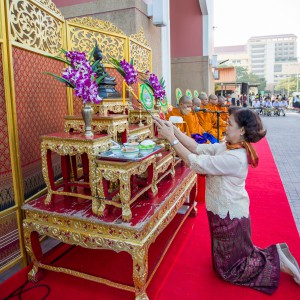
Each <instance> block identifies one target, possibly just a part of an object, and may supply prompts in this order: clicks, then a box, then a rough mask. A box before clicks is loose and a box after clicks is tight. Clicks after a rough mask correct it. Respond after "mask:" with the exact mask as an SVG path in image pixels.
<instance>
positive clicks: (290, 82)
mask: <svg viewBox="0 0 300 300" xmlns="http://www.w3.org/2000/svg"><path fill="white" fill-rule="evenodd" d="M275 90H276V91H280V92H282V91H283V94H285V93H286V94H288V93H289V94H291V93H292V92H296V91H297V80H296V78H295V77H293V78H285V79H282V80H280V81H279V82H278V83H277V84H276V86H275ZM298 90H300V80H299V79H298Z"/></svg>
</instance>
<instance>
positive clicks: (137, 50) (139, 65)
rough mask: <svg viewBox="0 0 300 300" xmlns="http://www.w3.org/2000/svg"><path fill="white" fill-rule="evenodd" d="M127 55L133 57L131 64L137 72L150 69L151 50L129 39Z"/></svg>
mask: <svg viewBox="0 0 300 300" xmlns="http://www.w3.org/2000/svg"><path fill="white" fill-rule="evenodd" d="M129 55H130V58H133V65H134V67H135V69H136V70H137V71H138V72H142V73H145V72H146V71H151V50H149V49H147V48H145V47H143V46H141V45H139V44H137V43H135V42H134V41H132V40H130V44H129Z"/></svg>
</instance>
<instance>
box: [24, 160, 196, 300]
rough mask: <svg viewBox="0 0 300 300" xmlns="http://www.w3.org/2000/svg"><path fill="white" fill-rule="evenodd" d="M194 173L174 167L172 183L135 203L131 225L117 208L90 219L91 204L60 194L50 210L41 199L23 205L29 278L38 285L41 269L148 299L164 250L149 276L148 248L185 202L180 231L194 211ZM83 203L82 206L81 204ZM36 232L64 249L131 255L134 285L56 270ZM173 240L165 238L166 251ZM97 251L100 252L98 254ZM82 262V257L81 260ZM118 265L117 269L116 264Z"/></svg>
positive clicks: (144, 299)
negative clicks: (44, 251) (31, 263)
mask: <svg viewBox="0 0 300 300" xmlns="http://www.w3.org/2000/svg"><path fill="white" fill-rule="evenodd" d="M195 193H196V174H195V173H194V172H193V171H191V170H190V169H188V168H186V167H180V166H177V169H176V174H175V177H174V178H173V179H166V178H164V179H163V180H161V181H160V183H159V185H158V195H157V196H155V197H154V198H153V199H150V198H147V197H146V196H143V197H141V198H140V199H139V200H137V202H135V205H134V207H133V208H132V209H133V210H134V213H133V218H132V221H131V223H128V222H122V221H120V216H121V214H122V212H121V210H120V209H118V210H113V211H112V212H111V214H110V215H109V216H108V217H99V216H93V215H92V207H91V203H90V201H88V200H86V199H83V200H82V199H81V200H80V202H79V200H78V199H77V198H74V199H73V200H72V201H65V199H64V196H63V195H57V196H56V198H55V201H54V202H53V203H52V205H51V206H47V205H45V204H44V199H43V198H40V199H37V200H34V201H32V202H30V203H28V204H26V205H24V206H23V210H24V211H25V215H26V218H25V220H24V221H23V228H24V237H25V245H26V250H27V252H28V254H29V255H30V257H31V259H32V262H33V268H32V270H31V271H30V272H29V278H30V279H31V280H34V281H37V280H38V279H39V273H40V271H41V270H40V269H46V270H50V271H55V272H62V273H65V274H69V275H73V276H77V277H80V278H84V279H87V280H92V281H95V282H98V283H102V284H106V285H109V286H111V287H115V288H119V289H123V290H127V291H132V292H134V293H135V295H136V296H135V299H136V300H141V299H143V300H147V299H148V296H147V292H146V288H147V286H148V285H149V283H150V281H151V278H152V277H153V275H154V273H155V271H156V270H157V268H158V266H159V264H160V262H161V261H162V259H163V256H164V255H165V253H166V250H165V251H163V253H162V256H161V258H160V259H159V260H158V262H157V265H156V267H155V268H154V270H152V273H151V274H148V250H149V247H150V245H151V244H152V243H154V241H155V240H156V238H157V237H158V235H159V234H160V233H161V232H162V231H163V230H164V229H165V228H166V227H167V226H168V224H169V223H170V222H171V221H172V219H173V218H174V217H175V215H176V214H177V212H178V210H179V209H180V208H181V207H182V205H183V204H184V203H185V201H186V200H187V199H188V197H189V196H190V197H189V198H190V202H189V203H188V204H187V205H188V209H187V211H186V213H185V215H183V216H182V219H181V222H180V224H179V227H178V228H177V229H176V230H175V232H173V237H174V236H175V235H176V233H177V232H178V230H179V228H180V226H181V225H182V224H183V222H184V220H185V219H186V217H187V216H188V215H190V213H191V212H193V213H194V212H195V207H194V199H195ZM83 201H84V202H83ZM38 234H40V235H46V236H49V237H52V238H55V239H58V240H60V241H61V242H63V243H66V244H69V245H77V246H81V247H84V248H89V249H99V251H100V253H101V250H100V249H109V250H113V251H115V252H117V253H118V252H120V251H125V252H127V253H129V254H130V256H131V257H132V260H133V261H132V266H133V274H132V277H133V283H134V286H130V285H124V284H120V283H117V282H113V281H111V280H109V279H107V278H102V277H101V278H100V277H97V276H94V275H91V274H88V270H87V272H79V271H76V270H73V269H69V268H66V267H57V266H54V265H51V264H47V263H45V262H44V261H43V255H42V252H41V249H40V244H39V240H38ZM172 240H173V238H172V237H171V238H170V239H169V240H168V244H167V247H166V249H168V248H169V246H170V244H171V242H172ZM100 253H99V254H100ZM82 259H83V260H84V259H86V258H84V257H83V258H82ZM120 267H121V266H120Z"/></svg>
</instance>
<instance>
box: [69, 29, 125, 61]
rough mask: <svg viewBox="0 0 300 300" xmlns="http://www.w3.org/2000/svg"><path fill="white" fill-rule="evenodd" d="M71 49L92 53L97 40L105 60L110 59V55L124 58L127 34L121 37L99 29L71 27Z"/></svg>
mask: <svg viewBox="0 0 300 300" xmlns="http://www.w3.org/2000/svg"><path fill="white" fill-rule="evenodd" d="M69 30H70V41H71V49H72V50H73V51H79V52H85V53H90V52H91V51H92V49H93V47H94V46H95V43H96V42H97V43H98V45H99V48H100V49H101V50H102V52H103V60H102V62H103V63H104V62H105V61H108V60H109V55H110V56H112V57H114V58H116V59H117V60H122V59H124V58H125V55H126V54H125V42H126V36H124V37H119V36H114V35H111V34H109V33H104V32H99V31H89V30H87V29H83V28H79V27H71V26H70V27H69Z"/></svg>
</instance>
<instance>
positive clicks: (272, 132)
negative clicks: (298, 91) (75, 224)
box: [0, 111, 300, 284]
mask: <svg viewBox="0 0 300 300" xmlns="http://www.w3.org/2000/svg"><path fill="white" fill-rule="evenodd" d="M262 120H263V122H264V125H265V127H266V128H267V130H268V133H267V140H268V142H269V145H270V148H271V151H272V153H273V156H274V159H275V162H276V165H277V168H278V171H279V174H280V176H281V180H282V182H283V185H284V189H285V192H286V194H287V197H288V200H289V203H290V206H291V209H292V212H293V215H294V219H295V222H296V225H297V228H298V232H299V233H300V113H296V112H293V111H291V112H288V113H287V115H286V117H282V116H281V117H273V116H272V117H262ZM56 244H57V241H54V240H52V239H47V240H45V241H44V242H43V250H46V249H49V248H52V247H53V246H55V245H56ZM20 268H21V264H17V265H16V266H14V267H13V268H11V269H10V270H8V271H6V272H4V273H3V274H1V275H0V284H1V282H3V281H4V280H6V279H7V278H9V277H10V276H12V275H13V274H14V273H16V272H17V271H18V270H20Z"/></svg>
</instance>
